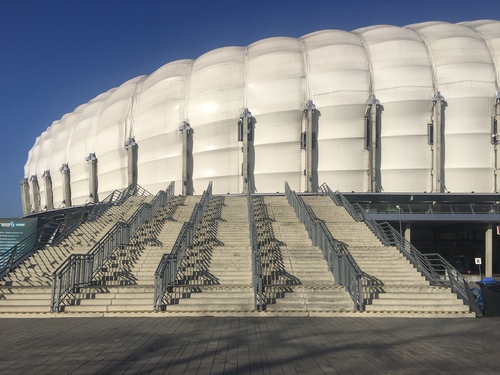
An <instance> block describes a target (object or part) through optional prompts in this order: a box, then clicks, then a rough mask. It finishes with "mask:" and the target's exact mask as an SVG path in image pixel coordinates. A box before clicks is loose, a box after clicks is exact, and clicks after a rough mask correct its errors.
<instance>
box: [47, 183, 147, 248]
mask: <svg viewBox="0 0 500 375" xmlns="http://www.w3.org/2000/svg"><path fill="white" fill-rule="evenodd" d="M133 195H151V193H149V192H148V191H147V190H145V189H144V188H142V187H141V186H139V185H137V184H131V185H129V186H128V187H127V188H126V189H124V190H123V191H119V190H114V191H113V192H111V193H110V194H109V195H108V196H107V197H106V198H105V199H103V200H102V201H101V202H99V203H87V204H85V205H84V206H82V207H80V208H79V209H78V210H77V211H76V212H74V213H73V214H71V216H70V217H69V218H68V219H67V220H65V221H64V223H62V224H61V225H60V226H59V228H58V231H57V234H56V237H55V238H54V241H53V245H54V246H55V245H57V244H59V243H60V242H61V241H62V240H64V239H65V238H66V237H68V236H69V235H70V234H71V233H72V232H73V231H74V230H75V229H76V228H78V227H79V226H80V225H81V224H83V223H84V222H86V221H95V220H97V219H98V218H99V217H100V216H102V215H103V214H104V212H106V210H107V209H108V208H109V207H110V206H112V205H115V206H119V205H121V204H122V203H123V202H124V201H125V200H127V199H128V198H129V197H131V196H133Z"/></svg>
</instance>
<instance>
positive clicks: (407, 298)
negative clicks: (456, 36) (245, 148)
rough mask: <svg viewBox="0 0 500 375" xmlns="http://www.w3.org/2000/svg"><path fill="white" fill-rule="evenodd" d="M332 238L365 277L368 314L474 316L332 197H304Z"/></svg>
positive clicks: (455, 297) (454, 296)
mask: <svg viewBox="0 0 500 375" xmlns="http://www.w3.org/2000/svg"><path fill="white" fill-rule="evenodd" d="M302 199H303V201H304V202H305V203H306V204H308V205H309V206H310V207H311V208H312V210H313V212H314V214H315V215H316V217H317V218H318V219H320V220H323V221H324V222H325V224H326V225H327V227H328V229H329V230H330V232H331V234H332V236H333V237H334V238H335V239H337V240H339V241H342V242H345V243H346V244H347V245H348V246H349V252H350V253H351V254H352V256H353V258H354V259H355V261H356V262H357V264H358V265H359V267H360V268H361V270H362V271H363V272H364V273H365V276H366V280H365V281H364V283H365V284H366V285H365V286H364V293H365V297H366V302H367V306H366V311H367V312H377V313H388V312H390V313H401V314H403V315H410V314H413V315H417V316H418V315H423V316H425V315H434V316H438V315H445V316H452V315H454V316H460V317H462V316H471V317H474V316H475V315H474V314H473V313H469V308H468V306H465V305H464V304H463V302H462V300H460V299H458V297H457V296H456V295H455V294H453V293H451V290H450V289H447V288H441V287H435V286H431V285H430V284H429V282H428V281H427V280H426V279H425V277H424V276H422V275H421V274H420V272H417V270H416V269H415V268H414V267H413V266H412V265H411V264H410V263H409V261H408V260H406V258H404V257H403V255H402V254H401V253H400V252H399V250H398V249H397V248H396V247H386V246H384V245H382V243H381V242H380V241H379V240H378V239H377V238H376V236H375V235H374V234H373V233H372V232H371V231H370V229H369V228H368V227H367V226H366V225H365V223H363V222H356V221H354V219H353V218H352V217H351V216H350V215H349V214H348V213H347V211H346V210H345V209H344V208H343V207H339V206H336V205H335V203H334V202H333V201H332V200H331V199H330V197H318V196H303V197H302Z"/></svg>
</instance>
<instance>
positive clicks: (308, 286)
mask: <svg viewBox="0 0 500 375" xmlns="http://www.w3.org/2000/svg"><path fill="white" fill-rule="evenodd" d="M253 199H254V202H253V204H254V211H255V221H256V224H257V234H258V240H259V249H260V252H261V255H262V269H263V282H264V293H265V296H266V299H267V307H266V311H267V312H273V313H283V314H287V315H290V314H294V313H295V314H300V315H322V314H323V315H324V314H326V313H338V312H347V311H349V312H351V311H353V309H354V303H353V301H352V299H351V297H350V296H349V294H348V293H346V292H345V291H344V288H343V287H340V286H336V285H335V284H334V278H333V276H332V274H331V272H330V271H329V270H328V267H327V264H326V262H325V261H324V259H323V255H322V253H321V250H320V249H319V248H317V247H315V246H313V244H312V243H311V240H310V239H309V236H308V234H307V232H306V230H305V228H304V225H303V224H302V223H301V222H300V221H299V220H298V219H297V217H296V215H295V211H294V210H293V208H292V207H290V206H289V205H288V202H287V200H286V198H285V197H284V196H266V197H254V198H253Z"/></svg>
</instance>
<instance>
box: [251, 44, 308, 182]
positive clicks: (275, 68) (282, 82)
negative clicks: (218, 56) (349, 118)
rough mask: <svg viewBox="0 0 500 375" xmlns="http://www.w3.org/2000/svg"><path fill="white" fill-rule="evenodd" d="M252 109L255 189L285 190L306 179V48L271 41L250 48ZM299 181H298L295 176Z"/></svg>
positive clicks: (299, 45)
mask: <svg viewBox="0 0 500 375" xmlns="http://www.w3.org/2000/svg"><path fill="white" fill-rule="evenodd" d="M246 83H247V86H248V97H247V98H248V108H249V109H250V111H251V112H252V115H253V116H254V117H255V121H256V125H255V126H256V128H255V131H254V150H255V169H254V176H255V188H256V189H257V191H283V189H284V181H285V180H284V179H283V178H284V177H285V176H287V179H288V182H289V184H290V187H291V188H292V189H297V190H299V189H300V180H301V178H302V170H301V150H300V134H301V131H302V130H301V128H302V119H303V116H304V115H303V109H304V103H305V101H306V100H307V99H306V98H307V93H306V86H307V84H306V80H305V66H304V56H303V45H302V42H301V41H300V40H297V39H292V38H270V39H265V40H262V41H259V42H257V43H254V44H252V45H250V46H249V47H248V71H247V82H246ZM292 176H293V177H292Z"/></svg>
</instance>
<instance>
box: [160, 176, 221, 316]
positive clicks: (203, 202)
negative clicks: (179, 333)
mask: <svg viewBox="0 0 500 375" xmlns="http://www.w3.org/2000/svg"><path fill="white" fill-rule="evenodd" d="M211 198H212V182H210V183H209V184H208V188H207V190H205V191H204V192H203V194H202V196H201V199H200V202H199V203H196V205H195V207H194V209H193V212H192V213H191V217H190V219H189V221H188V222H186V223H184V224H183V225H182V228H181V231H180V232H179V235H178V236H177V239H176V241H175V243H174V246H173V247H172V251H171V252H170V254H163V257H162V258H161V260H160V263H159V264H158V267H157V268H156V272H155V286H154V301H153V306H154V310H155V311H160V310H162V309H164V308H165V306H166V304H165V301H164V299H165V296H166V294H167V292H168V290H169V289H170V288H172V287H173V286H174V284H175V281H176V279H177V274H178V272H179V270H180V268H181V265H182V262H183V260H184V257H185V256H186V252H187V250H188V249H189V248H190V247H192V246H193V242H194V237H195V233H196V229H197V227H198V224H199V223H200V221H201V219H202V218H203V213H204V212H205V210H206V208H207V206H208V204H209V202H210V199H211Z"/></svg>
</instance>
